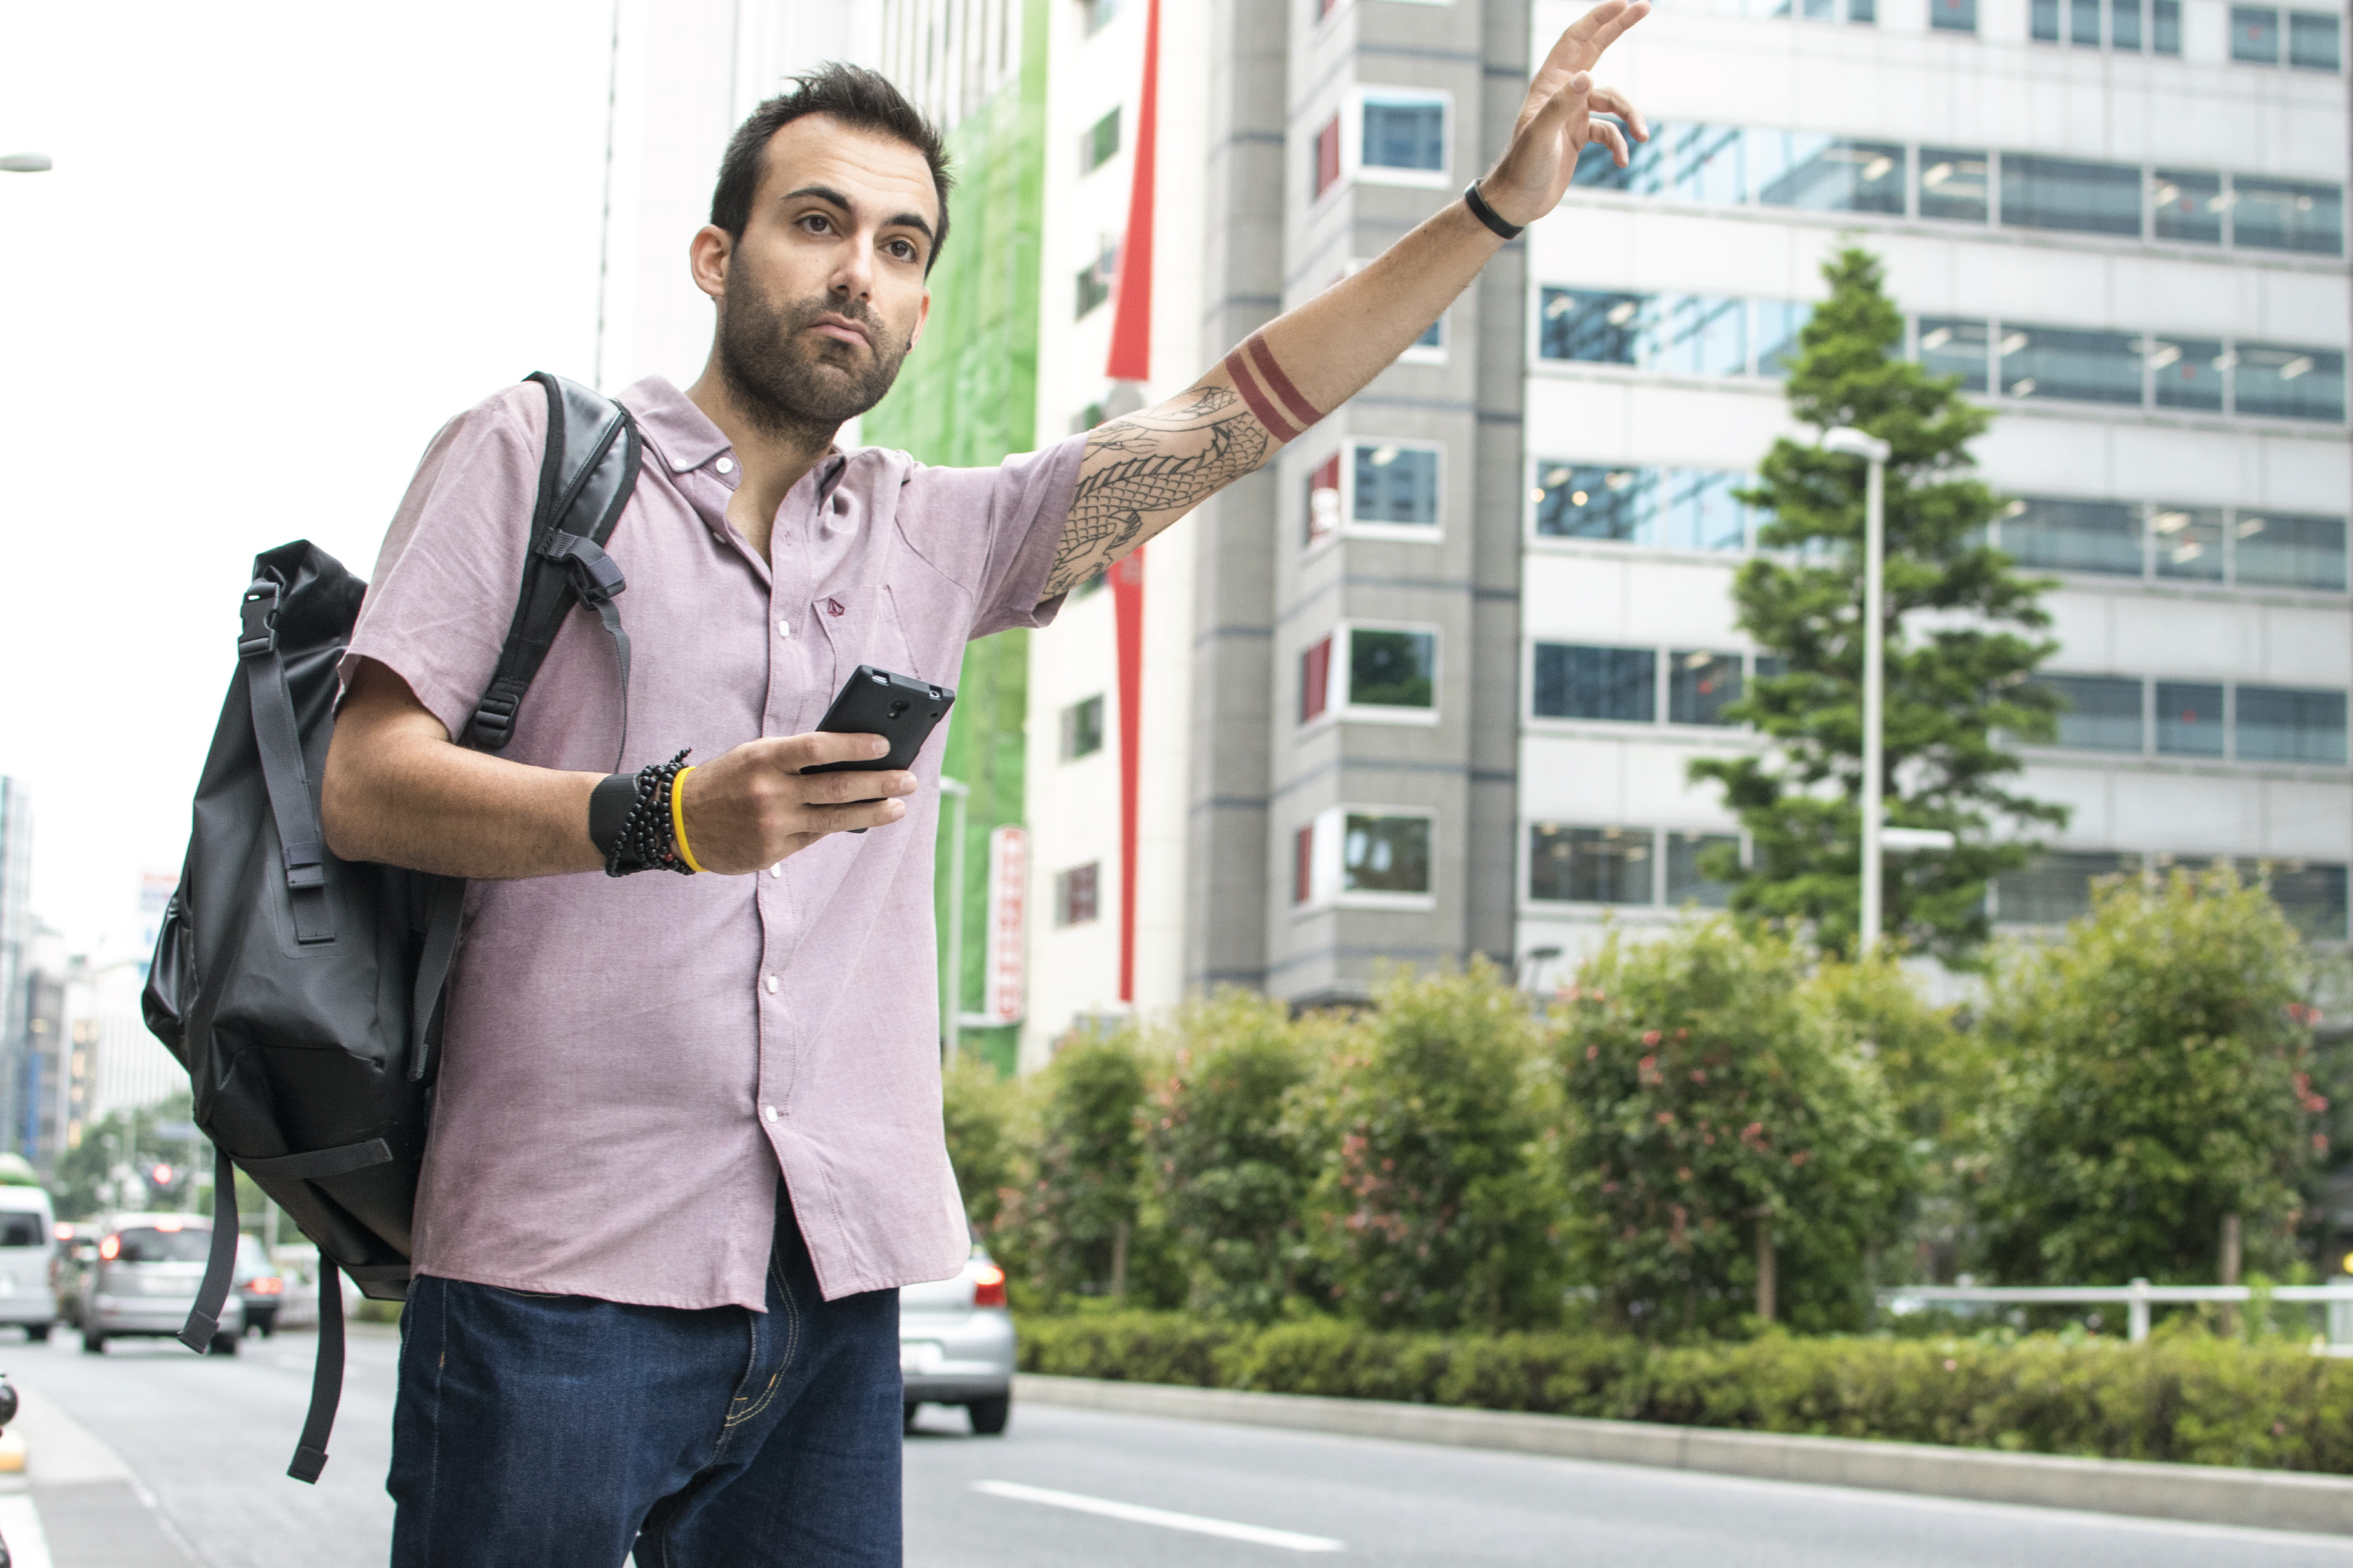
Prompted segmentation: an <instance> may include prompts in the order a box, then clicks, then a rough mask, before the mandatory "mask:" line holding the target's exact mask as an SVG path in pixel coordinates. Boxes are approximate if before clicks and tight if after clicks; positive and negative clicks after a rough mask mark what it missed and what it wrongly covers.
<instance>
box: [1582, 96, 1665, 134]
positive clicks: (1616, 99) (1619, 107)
mask: <svg viewBox="0 0 2353 1568" xmlns="http://www.w3.org/2000/svg"><path fill="white" fill-rule="evenodd" d="M1587 101H1588V103H1589V104H1590V105H1591V106H1592V110H1593V112H1594V113H1596V114H1614V115H1616V116H1617V117H1618V118H1619V119H1620V120H1622V121H1625V122H1626V130H1627V132H1629V133H1630V134H1631V135H1632V137H1633V138H1634V140H1635V141H1637V142H1648V141H1649V140H1650V139H1651V122H1650V121H1647V120H1645V119H1643V118H1642V111H1641V110H1639V109H1637V108H1635V107H1634V105H1633V102H1632V100H1630V99H1628V98H1627V96H1626V95H1625V94H1624V93H1622V92H1620V91H1619V90H1618V89H1616V88H1610V87H1597V88H1595V89H1593V91H1592V92H1591V93H1590V94H1588V98H1587Z"/></svg>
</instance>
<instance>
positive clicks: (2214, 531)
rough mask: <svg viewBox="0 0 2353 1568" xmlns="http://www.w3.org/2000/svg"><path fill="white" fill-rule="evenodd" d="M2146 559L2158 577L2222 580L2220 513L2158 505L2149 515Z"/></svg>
mask: <svg viewBox="0 0 2353 1568" xmlns="http://www.w3.org/2000/svg"><path fill="white" fill-rule="evenodd" d="M2148 534H2149V547H2150V548H2149V556H2150V559H2151V561H2152V562H2153V563H2155V566H2156V570H2157V574H2158V576H2160V577H2179V578H2188V579H2189V580H2191V581H2193V582H2203V583H2219V582H2221V580H2222V539H2223V531H2222V513H2221V510H2218V509H2216V508H2212V507H2187V506H2160V507H2158V508H2156V509H2155V510H2152V511H2151V512H2150V513H2149V519H2148Z"/></svg>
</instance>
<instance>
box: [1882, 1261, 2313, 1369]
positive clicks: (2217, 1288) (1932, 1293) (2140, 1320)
mask: <svg viewBox="0 0 2353 1568" xmlns="http://www.w3.org/2000/svg"><path fill="white" fill-rule="evenodd" d="M2255 1294H2256V1292H2255V1290H2254V1289H2253V1287H2251V1286H2246V1285H2152V1284H2150V1283H2149V1282H2148V1281H2147V1280H2146V1279H2136V1280H2134V1281H2133V1282H2132V1283H2131V1284H2129V1285H1894V1286H1890V1287H1889V1288H1888V1289H1884V1290H1882V1291H1880V1292H1879V1304H1880V1305H1881V1306H1883V1307H1887V1308H1890V1309H1896V1310H1901V1309H1900V1307H1899V1303H1903V1302H1916V1303H1918V1304H1920V1305H1922V1306H1926V1305H1927V1304H1928V1303H1929V1302H1932V1301H1955V1302H1984V1303H1987V1304H1989V1305H1995V1304H2007V1305H2011V1306H2042V1307H2064V1306H2097V1305H2101V1304H2103V1303H2105V1302H2109V1301H2121V1302H2123V1303H2124V1304H2125V1321H2126V1337H2127V1338H2129V1339H2130V1340H2131V1341H2132V1342H2133V1343H2135V1344H2138V1343H2140V1342H2142V1341H2143V1340H2145V1339H2147V1338H2148V1310H2149V1308H2150V1307H2151V1306H2153V1305H2158V1304H2164V1305H2175V1304H2179V1303H2183V1302H2192V1301H2234V1302H2235V1301H2251V1300H2254V1297H2255ZM2263 1296H2264V1297H2265V1299H2267V1300H2273V1301H2280V1302H2289V1303H2293V1302H2305V1303H2311V1304H2318V1305H2322V1306H2326V1307H2327V1309H2328V1343H2329V1346H2330V1348H2331V1349H2332V1350H2341V1351H2343V1352H2346V1353H2353V1279H2345V1280H2342V1281H2340V1282H2338V1283H2336V1284H2330V1285H2274V1286H2272V1287H2270V1288H2269V1289H2265V1290H2264V1291H2263Z"/></svg>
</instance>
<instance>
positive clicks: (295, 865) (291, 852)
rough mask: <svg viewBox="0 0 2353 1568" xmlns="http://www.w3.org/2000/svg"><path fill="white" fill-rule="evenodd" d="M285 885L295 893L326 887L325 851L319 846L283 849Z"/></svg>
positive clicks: (298, 846) (299, 846)
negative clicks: (306, 889)
mask: <svg viewBox="0 0 2353 1568" xmlns="http://www.w3.org/2000/svg"><path fill="white" fill-rule="evenodd" d="M284 853H285V858H286V885H287V887H289V888H290V889H293V890H294V891H296V892H301V890H302V889H305V888H323V887H325V886H326V885H327V851H326V847H325V846H324V845H321V844H289V845H287V846H286V847H285V851H284Z"/></svg>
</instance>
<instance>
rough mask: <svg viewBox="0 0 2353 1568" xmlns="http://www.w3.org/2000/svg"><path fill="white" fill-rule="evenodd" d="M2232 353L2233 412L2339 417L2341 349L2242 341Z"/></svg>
mask: <svg viewBox="0 0 2353 1568" xmlns="http://www.w3.org/2000/svg"><path fill="white" fill-rule="evenodd" d="M2233 358H2234V361H2235V363H2234V364H2233V366H2232V380H2233V382H2234V385H2233V387H2232V394H2233V395H2232V412H2234V413H2237V414H2242V415H2256V416H2269V417H2271V418H2274V419H2316V420H2322V421H2325V422H2327V423H2330V424H2339V423H2342V422H2343V420H2344V418H2345V356H2344V355H2343V354H2341V353H2327V351H2325V350H2321V349H2297V348H2284V347H2275V346H2273V345H2271V344H2266V343H2241V344H2239V345H2238V348H2237V352H2236V353H2235V354H2234V356H2233Z"/></svg>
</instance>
